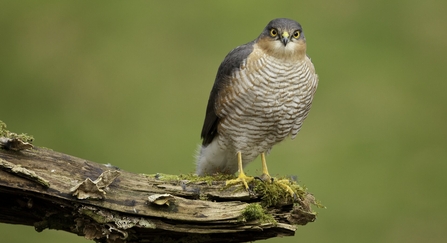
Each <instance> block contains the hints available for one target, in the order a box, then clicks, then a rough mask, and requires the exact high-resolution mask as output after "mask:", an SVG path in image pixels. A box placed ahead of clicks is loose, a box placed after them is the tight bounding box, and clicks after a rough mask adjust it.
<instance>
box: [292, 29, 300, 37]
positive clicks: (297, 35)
mask: <svg viewBox="0 0 447 243" xmlns="http://www.w3.org/2000/svg"><path fill="white" fill-rule="evenodd" d="M293 38H295V39H298V38H300V32H299V31H298V30H297V31H295V32H293Z"/></svg>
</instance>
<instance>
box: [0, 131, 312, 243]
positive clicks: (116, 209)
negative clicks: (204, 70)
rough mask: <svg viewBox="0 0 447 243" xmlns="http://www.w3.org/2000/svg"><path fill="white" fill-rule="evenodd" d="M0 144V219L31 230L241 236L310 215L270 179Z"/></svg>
mask: <svg viewBox="0 0 447 243" xmlns="http://www.w3.org/2000/svg"><path fill="white" fill-rule="evenodd" d="M15 143H17V141H15ZM0 145H1V146H0V147H2V148H1V149H0V222H2V223H8V224H22V225H30V226H34V227H35V229H36V230H37V231H38V232H40V231H42V230H44V229H57V230H64V231H67V232H71V233H74V234H77V235H79V236H84V237H86V238H87V239H92V240H95V241H97V242H246V241H255V240H260V239H267V238H271V237H277V236H293V235H294V234H295V230H296V227H297V225H305V224H307V223H308V222H313V221H314V220H315V213H313V212H312V211H311V209H310V206H309V205H310V204H311V203H314V198H313V197H312V196H311V194H309V193H307V192H306V191H305V190H302V191H296V192H297V194H296V197H295V198H292V197H291V196H290V195H287V192H285V191H280V190H279V191H278V187H276V192H272V191H271V190H270V189H269V187H270V184H275V183H265V182H260V181H258V180H255V181H254V182H253V184H252V185H251V186H252V188H250V190H248V191H247V190H245V189H244V188H242V187H238V186H232V187H230V188H225V180H223V179H222V177H218V176H216V177H215V178H214V179H213V178H210V177H207V178H203V180H202V178H200V177H196V176H192V175H178V176H169V175H163V174H154V175H144V174H134V173H130V172H126V171H123V170H120V169H119V168H116V167H113V166H110V165H104V164H98V163H94V162H91V161H88V160H85V159H80V158H76V157H73V156H70V155H66V154H62V153H58V152H55V151H52V150H50V149H45V148H38V147H32V145H30V144H28V143H25V142H24V143H20V142H19V143H18V145H17V144H16V145H14V144H13V140H11V139H6V138H3V140H0ZM14 148H17V149H14ZM272 188H274V187H272ZM293 188H294V190H295V189H296V188H297V187H293ZM298 188H299V187H298Z"/></svg>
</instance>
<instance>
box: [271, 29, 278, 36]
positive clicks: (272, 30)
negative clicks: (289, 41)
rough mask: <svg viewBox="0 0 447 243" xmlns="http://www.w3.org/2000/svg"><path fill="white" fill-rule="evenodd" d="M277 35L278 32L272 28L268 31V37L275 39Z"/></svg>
mask: <svg viewBox="0 0 447 243" xmlns="http://www.w3.org/2000/svg"><path fill="white" fill-rule="evenodd" d="M277 35H278V31H277V30H276V29H275V28H273V29H271V30H270V36H271V37H275V36H277Z"/></svg>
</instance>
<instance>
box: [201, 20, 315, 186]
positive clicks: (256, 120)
mask: <svg viewBox="0 0 447 243" xmlns="http://www.w3.org/2000/svg"><path fill="white" fill-rule="evenodd" d="M317 85H318V76H317V74H316V73H315V68H314V65H313V64H312V62H311V59H310V58H309V57H308V56H307V54H306V38H305V37H304V32H303V29H302V27H301V25H300V24H299V23H297V22H296V21H294V20H291V19H285V18H279V19H274V20H272V21H270V22H269V23H268V25H267V26H266V27H265V28H264V30H263V31H262V33H261V34H260V35H259V37H258V38H257V39H255V40H254V41H251V42H249V43H247V44H245V45H241V46H238V47H236V48H235V49H233V50H232V51H231V52H230V53H228V55H227V56H226V57H225V59H224V60H223V62H222V63H221V64H220V67H219V69H218V71H217V75H216V79H215V82H214V85H213V88H212V90H211V93H210V97H209V100H208V106H207V108H206V114H205V121H204V124H203V128H202V133H201V137H202V140H203V142H202V145H201V146H200V148H199V152H198V155H197V162H196V163H197V168H196V174H198V175H200V176H202V175H212V174H215V173H226V174H234V173H235V172H237V171H238V172H239V175H238V178H237V179H234V180H229V181H227V185H229V184H236V183H243V184H244V185H245V187H246V188H247V189H248V184H247V182H250V181H251V180H253V177H249V176H246V175H245V173H244V171H243V168H244V166H245V165H247V164H248V163H249V162H251V161H253V160H254V159H256V158H257V157H258V155H261V161H262V172H263V174H262V175H261V178H263V179H264V180H270V181H272V178H271V176H270V175H269V172H268V170H267V164H266V160H265V154H266V153H269V152H270V150H271V149H272V147H273V146H274V145H275V144H277V143H279V142H281V141H283V140H284V139H285V138H286V137H288V136H291V137H292V139H293V138H295V136H296V135H297V134H298V132H299V131H300V129H301V126H302V124H303V122H304V119H306V117H307V114H308V113H309V110H310V107H311V104H312V99H313V97H314V94H315V91H316V89H317ZM289 189H290V188H289Z"/></svg>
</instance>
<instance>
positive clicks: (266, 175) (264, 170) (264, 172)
mask: <svg viewBox="0 0 447 243" xmlns="http://www.w3.org/2000/svg"><path fill="white" fill-rule="evenodd" d="M261 161H262V175H261V176H260V178H261V180H263V181H269V182H271V181H272V177H271V176H270V174H269V170H268V169H267V162H266V161H265V153H261Z"/></svg>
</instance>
